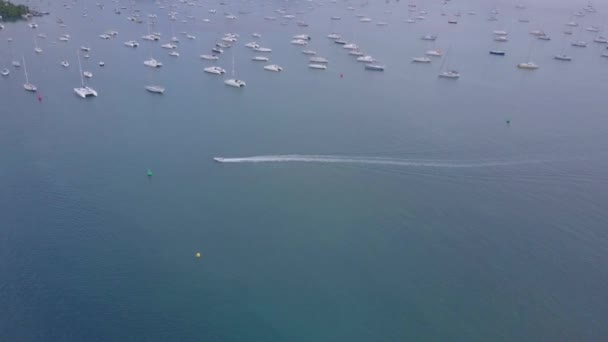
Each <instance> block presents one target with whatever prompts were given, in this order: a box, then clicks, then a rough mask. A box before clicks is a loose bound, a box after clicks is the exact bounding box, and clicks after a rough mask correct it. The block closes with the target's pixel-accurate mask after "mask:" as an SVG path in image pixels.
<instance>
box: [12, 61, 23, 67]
mask: <svg viewBox="0 0 608 342" xmlns="http://www.w3.org/2000/svg"><path fill="white" fill-rule="evenodd" d="M11 65H12V66H14V67H15V68H18V67H20V66H21V63H20V62H19V61H12V62H11Z"/></svg>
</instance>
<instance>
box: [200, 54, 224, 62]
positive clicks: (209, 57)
mask: <svg viewBox="0 0 608 342" xmlns="http://www.w3.org/2000/svg"><path fill="white" fill-rule="evenodd" d="M200 57H201V59H206V60H208V61H217V60H218V59H220V58H219V57H218V56H216V55H201V56H200Z"/></svg>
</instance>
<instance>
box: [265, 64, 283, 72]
mask: <svg viewBox="0 0 608 342" xmlns="http://www.w3.org/2000/svg"><path fill="white" fill-rule="evenodd" d="M264 70H267V71H274V72H280V71H283V67H281V66H279V65H277V64H270V65H266V66H265V67H264Z"/></svg>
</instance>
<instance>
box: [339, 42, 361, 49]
mask: <svg viewBox="0 0 608 342" xmlns="http://www.w3.org/2000/svg"><path fill="white" fill-rule="evenodd" d="M342 48H344V49H346V50H358V49H359V46H357V44H353V43H350V44H345V45H344V46H342Z"/></svg>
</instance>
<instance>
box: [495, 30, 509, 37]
mask: <svg viewBox="0 0 608 342" xmlns="http://www.w3.org/2000/svg"><path fill="white" fill-rule="evenodd" d="M492 33H493V34H494V35H496V36H506V35H507V34H508V33H507V31H503V30H496V31H494V32H492Z"/></svg>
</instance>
